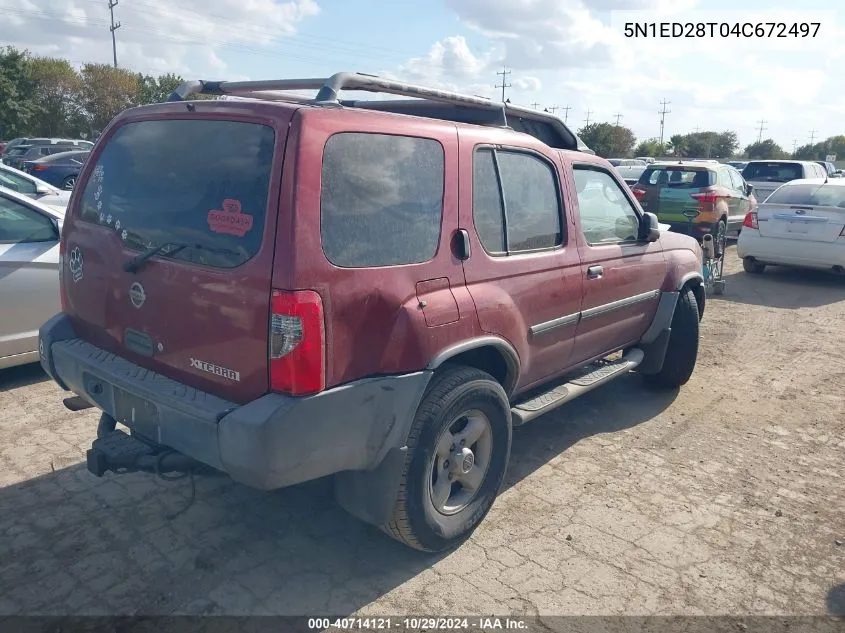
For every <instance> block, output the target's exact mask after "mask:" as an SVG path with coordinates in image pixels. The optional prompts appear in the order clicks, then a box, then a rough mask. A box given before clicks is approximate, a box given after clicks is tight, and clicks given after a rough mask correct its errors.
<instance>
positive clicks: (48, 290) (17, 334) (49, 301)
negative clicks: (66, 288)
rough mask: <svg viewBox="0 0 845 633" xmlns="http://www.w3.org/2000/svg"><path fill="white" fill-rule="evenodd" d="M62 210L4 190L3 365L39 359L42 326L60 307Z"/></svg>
mask: <svg viewBox="0 0 845 633" xmlns="http://www.w3.org/2000/svg"><path fill="white" fill-rule="evenodd" d="M63 220H64V214H63V213H62V212H61V211H58V210H56V209H55V208H51V207H48V206H46V205H44V204H41V203H39V202H37V201H35V200H32V199H31V198H28V197H26V196H24V195H21V194H19V193H16V192H14V191H9V190H8V189H3V188H0V369H3V368H6V367H14V366H16V365H24V364H27V363H33V362H37V361H38V328H39V327H41V325H42V324H43V323H44V322H45V321H46V320H47V319H49V318H50V317H51V316H53V315H54V314H56V313H57V312H59V311H60V310H61V300H60V295H59V263H60V260H59V236H60V235H61V230H62V222H63Z"/></svg>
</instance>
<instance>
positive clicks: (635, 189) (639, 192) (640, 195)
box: [631, 187, 646, 200]
mask: <svg viewBox="0 0 845 633" xmlns="http://www.w3.org/2000/svg"><path fill="white" fill-rule="evenodd" d="M631 193H633V194H634V197H635V198H636V199H637V200H642V199H643V198H645V194H646V191H645V189H640V188H639V187H633V188H632V189H631Z"/></svg>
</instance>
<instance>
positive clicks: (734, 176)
mask: <svg viewBox="0 0 845 633" xmlns="http://www.w3.org/2000/svg"><path fill="white" fill-rule="evenodd" d="M730 174H731V180H733V183H734V189H736V190H737V191H739V192H741V193H743V194H744V193H745V181H744V180H743V179H742V174H740V173H739V172H738V171H736V170H735V169H732V170H731V171H730Z"/></svg>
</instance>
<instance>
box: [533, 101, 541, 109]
mask: <svg viewBox="0 0 845 633" xmlns="http://www.w3.org/2000/svg"><path fill="white" fill-rule="evenodd" d="M531 107H532V108H534V109H535V110H536V109H537V108H538V107H540V104H539V103H537V102H536V101H535V102H534V103H532V104H531Z"/></svg>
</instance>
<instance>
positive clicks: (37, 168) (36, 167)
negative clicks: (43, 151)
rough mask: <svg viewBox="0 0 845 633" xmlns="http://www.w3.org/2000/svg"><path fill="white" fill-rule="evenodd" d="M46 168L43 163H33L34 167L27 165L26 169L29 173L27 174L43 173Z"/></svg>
mask: <svg viewBox="0 0 845 633" xmlns="http://www.w3.org/2000/svg"><path fill="white" fill-rule="evenodd" d="M47 167H48V165H44V164H43V163H35V164H34V165H29V166H28V167H27V171H29V172H33V171H44V170H45V169H47Z"/></svg>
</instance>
